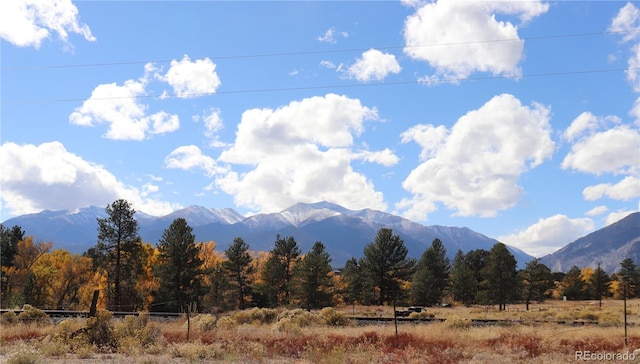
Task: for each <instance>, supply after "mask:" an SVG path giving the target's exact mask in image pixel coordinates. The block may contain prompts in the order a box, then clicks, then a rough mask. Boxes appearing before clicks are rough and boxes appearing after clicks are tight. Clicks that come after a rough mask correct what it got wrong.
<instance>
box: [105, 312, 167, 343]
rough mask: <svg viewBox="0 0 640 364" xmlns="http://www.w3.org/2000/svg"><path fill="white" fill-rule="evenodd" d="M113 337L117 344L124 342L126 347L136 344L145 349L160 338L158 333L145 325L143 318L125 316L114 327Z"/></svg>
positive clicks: (155, 329)
mask: <svg viewBox="0 0 640 364" xmlns="http://www.w3.org/2000/svg"><path fill="white" fill-rule="evenodd" d="M114 335H115V337H116V339H117V340H118V341H119V343H121V344H122V343H123V341H126V342H127V344H128V346H130V345H132V344H137V345H138V346H141V347H146V346H149V345H151V344H153V342H154V341H155V340H156V339H157V338H158V337H159V336H160V331H159V330H158V329H157V328H155V327H154V326H151V325H147V323H146V322H145V320H144V318H142V319H141V318H140V317H138V316H126V317H125V318H124V320H123V321H121V322H119V323H117V324H116V325H115V326H114Z"/></svg>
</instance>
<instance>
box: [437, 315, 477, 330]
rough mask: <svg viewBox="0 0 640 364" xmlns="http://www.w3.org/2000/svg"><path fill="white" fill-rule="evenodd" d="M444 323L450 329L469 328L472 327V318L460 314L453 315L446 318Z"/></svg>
mask: <svg viewBox="0 0 640 364" xmlns="http://www.w3.org/2000/svg"><path fill="white" fill-rule="evenodd" d="M444 325H445V326H446V327H448V328H450V329H468V328H470V327H471V320H470V319H467V318H464V317H460V316H451V317H449V318H448V319H446V321H445V322H444Z"/></svg>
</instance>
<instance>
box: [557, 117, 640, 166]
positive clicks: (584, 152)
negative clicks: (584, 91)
mask: <svg viewBox="0 0 640 364" xmlns="http://www.w3.org/2000/svg"><path fill="white" fill-rule="evenodd" d="M586 120H588V121H586ZM596 120H597V118H596V117H594V116H592V115H590V114H589V115H587V116H585V114H581V115H580V116H578V117H577V118H576V119H575V120H574V121H573V122H572V123H571V125H570V126H569V128H567V131H565V133H564V136H565V138H566V139H567V140H569V141H573V142H574V144H573V145H572V147H571V151H570V152H569V153H568V154H567V155H566V156H565V158H564V160H563V161H562V168H563V169H572V170H577V171H580V172H584V173H590V174H595V175H601V174H603V173H613V174H632V175H637V173H638V171H639V169H640V154H639V153H638V145H640V131H638V129H637V128H634V127H633V126H631V125H627V124H620V123H619V120H618V119H617V118H609V120H613V121H614V122H615V124H614V125H613V126H610V123H609V122H604V121H603V122H597V121H596Z"/></svg>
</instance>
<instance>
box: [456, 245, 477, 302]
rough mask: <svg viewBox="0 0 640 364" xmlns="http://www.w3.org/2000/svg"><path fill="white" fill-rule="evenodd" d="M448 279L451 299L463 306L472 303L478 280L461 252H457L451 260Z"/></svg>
mask: <svg viewBox="0 0 640 364" xmlns="http://www.w3.org/2000/svg"><path fill="white" fill-rule="evenodd" d="M450 278H451V293H452V295H453V299H454V300H456V301H459V302H462V303H463V304H465V305H469V304H471V303H473V302H474V300H475V297H476V293H477V291H478V280H477V278H476V276H475V274H474V272H473V269H472V268H471V264H470V263H469V261H468V260H467V257H466V256H465V254H464V253H463V252H462V250H458V252H457V253H456V256H455V257H454V258H453V265H452V267H451V276H450Z"/></svg>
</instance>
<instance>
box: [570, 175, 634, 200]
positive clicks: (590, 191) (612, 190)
mask: <svg viewBox="0 0 640 364" xmlns="http://www.w3.org/2000/svg"><path fill="white" fill-rule="evenodd" d="M582 196H583V197H584V199H585V200H587V201H595V200H599V199H601V198H603V197H604V196H607V197H609V198H610V199H612V200H623V201H627V200H630V199H632V198H637V197H640V178H638V177H635V176H627V177H625V178H624V179H622V180H621V181H620V182H618V183H616V184H611V183H601V184H598V185H595V186H589V187H587V188H585V189H584V190H583V191H582Z"/></svg>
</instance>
